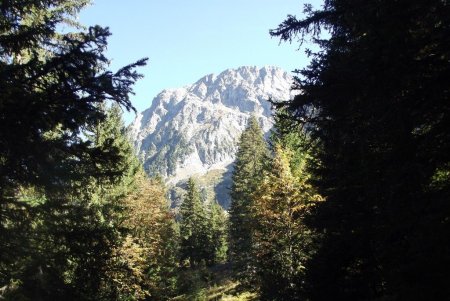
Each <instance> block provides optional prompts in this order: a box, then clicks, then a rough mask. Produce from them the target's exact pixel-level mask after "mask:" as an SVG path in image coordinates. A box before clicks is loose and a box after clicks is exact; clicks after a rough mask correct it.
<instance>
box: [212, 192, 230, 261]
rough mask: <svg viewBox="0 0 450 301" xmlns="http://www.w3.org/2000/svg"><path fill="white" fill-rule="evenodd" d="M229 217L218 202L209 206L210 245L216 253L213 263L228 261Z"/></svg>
mask: <svg viewBox="0 0 450 301" xmlns="http://www.w3.org/2000/svg"><path fill="white" fill-rule="evenodd" d="M227 226H228V224H227V216H226V215H225V211H224V210H223V209H222V207H221V206H220V205H219V204H218V203H217V201H215V200H214V201H212V202H211V203H210V206H209V223H208V229H209V232H210V242H209V245H210V247H211V249H212V251H213V252H214V255H213V260H212V263H215V264H217V263H223V262H225V261H226V259H227V251H228V242H227V238H228V236H227V233H228V231H227V229H228V228H227Z"/></svg>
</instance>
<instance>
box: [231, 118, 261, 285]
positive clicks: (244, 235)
mask: <svg viewBox="0 0 450 301" xmlns="http://www.w3.org/2000/svg"><path fill="white" fill-rule="evenodd" d="M268 158H269V152H268V149H267V146H266V142H265V140H264V136H263V132H262V130H261V128H260V127H259V124H258V121H257V120H256V118H255V117H254V116H252V117H251V118H250V119H249V123H248V125H247V128H246V129H245V130H244V132H243V133H242V135H241V137H240V140H239V150H238V152H237V154H236V161H235V165H234V170H233V175H232V187H231V192H230V194H231V206H230V217H229V240H230V244H229V248H230V249H229V250H230V260H231V262H232V266H233V270H234V272H235V275H236V277H237V278H238V279H240V280H241V282H242V283H243V284H245V283H248V282H249V281H251V280H252V279H253V278H254V272H255V267H254V264H253V255H252V239H253V238H252V236H253V222H254V221H253V219H252V215H251V208H252V194H253V193H254V192H255V191H256V189H257V187H258V185H259V183H260V181H261V177H262V174H263V170H264V165H265V162H266V160H267V159H268Z"/></svg>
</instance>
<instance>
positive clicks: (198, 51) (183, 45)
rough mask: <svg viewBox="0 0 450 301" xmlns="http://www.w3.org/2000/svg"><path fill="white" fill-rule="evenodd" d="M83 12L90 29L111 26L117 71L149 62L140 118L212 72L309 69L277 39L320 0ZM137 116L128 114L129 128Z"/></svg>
mask: <svg viewBox="0 0 450 301" xmlns="http://www.w3.org/2000/svg"><path fill="white" fill-rule="evenodd" d="M93 2H94V3H93V5H92V6H90V7H88V8H86V9H84V10H83V11H82V12H81V14H80V22H81V23H82V24H84V25H87V26H89V25H95V24H98V25H101V26H108V27H109V28H110V30H111V32H112V36H111V37H110V38H109V43H108V53H107V55H108V58H110V59H111V60H112V65H111V68H112V69H113V70H116V69H117V68H119V67H122V66H124V65H126V64H129V63H131V62H134V61H136V60H138V59H140V58H142V57H148V58H149V63H148V65H147V66H146V67H144V68H140V70H139V71H140V72H141V73H143V74H144V78H143V79H141V80H140V81H139V82H138V83H137V84H136V85H135V89H134V90H135V93H136V95H134V96H132V101H133V105H134V106H135V107H136V109H137V111H138V112H140V111H142V110H144V109H146V108H148V107H149V106H150V104H151V101H152V99H153V98H154V97H155V96H156V95H157V94H158V93H159V92H160V91H161V90H163V89H165V88H176V87H180V86H184V85H187V84H191V83H194V82H195V81H197V80H198V79H199V78H201V77H202V76H204V75H207V74H210V73H216V74H217V73H219V72H222V71H223V70H225V69H228V68H235V67H239V66H244V65H245V66H248V65H256V66H264V65H274V66H279V67H281V68H283V69H285V70H286V71H292V70H294V69H295V68H299V67H303V66H305V65H306V64H307V61H308V60H307V58H306V56H305V54H304V48H302V49H301V50H298V44H297V43H293V44H292V45H290V44H287V43H283V44H279V40H278V39H275V38H271V37H270V35H269V29H272V28H276V27H277V25H278V24H279V23H281V22H282V21H283V20H284V19H285V18H286V16H287V15H288V14H292V15H297V16H301V12H302V10H303V4H304V3H305V2H306V3H311V4H313V5H314V7H319V5H321V4H322V1H320V0H184V1H183V0H128V1H121V0H93ZM133 118H134V114H126V115H125V121H126V123H127V124H128V123H130V122H131V120H132V119H133Z"/></svg>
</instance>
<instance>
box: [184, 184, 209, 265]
mask: <svg viewBox="0 0 450 301" xmlns="http://www.w3.org/2000/svg"><path fill="white" fill-rule="evenodd" d="M187 185H188V187H187V193H186V196H185V198H184V200H183V203H182V204H181V206H180V219H181V221H180V238H181V242H180V256H181V260H182V261H185V262H187V263H188V264H189V265H190V266H197V265H199V264H201V263H207V262H210V261H211V260H212V252H211V246H210V245H209V242H210V241H211V239H210V231H209V229H208V219H207V215H206V211H205V208H204V206H203V203H202V201H201V199H200V193H199V191H198V188H197V185H196V183H195V181H194V179H193V178H189V181H188V184H187Z"/></svg>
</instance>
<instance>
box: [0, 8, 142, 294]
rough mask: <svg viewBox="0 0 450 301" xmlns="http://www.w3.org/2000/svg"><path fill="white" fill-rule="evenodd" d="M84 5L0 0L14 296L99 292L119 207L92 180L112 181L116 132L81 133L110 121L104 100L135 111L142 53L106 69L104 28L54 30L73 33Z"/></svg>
mask: <svg viewBox="0 0 450 301" xmlns="http://www.w3.org/2000/svg"><path fill="white" fill-rule="evenodd" d="M87 3H88V1H84V0H72V1H64V0H61V1H51V0H48V1H3V2H2V3H1V4H0V11H1V14H0V15H1V17H0V19H1V22H0V74H1V80H0V128H1V129H2V130H1V131H0V216H1V219H0V286H1V287H2V288H5V291H6V292H7V293H5V294H6V295H7V296H11V297H10V298H11V299H17V300H18V299H25V300H26V299H32V300H40V299H44V300H61V299H65V300H71V299H74V300H89V299H90V298H92V299H97V300H100V299H101V298H102V296H101V290H100V287H101V279H102V275H103V273H104V268H105V263H106V262H107V259H108V258H109V257H110V254H111V249H112V247H113V246H114V240H115V238H116V237H117V230H116V229H113V226H112V225H111V224H109V221H110V220H109V218H110V217H112V216H113V215H114V214H113V212H114V211H115V210H116V209H113V208H108V207H109V205H108V206H106V205H105V204H106V203H105V202H94V201H93V199H91V196H93V195H94V194H95V195H105V194H104V193H101V194H98V193H97V192H98V191H99V190H97V189H93V187H94V186H95V185H96V184H95V185H94V184H92V182H91V181H90V179H92V178H91V177H95V178H96V181H97V182H98V183H100V182H102V183H108V184H107V185H109V183H113V182H119V181H120V178H121V177H122V175H123V174H122V172H121V171H120V170H117V169H115V168H113V167H114V166H115V164H116V163H117V164H118V165H120V164H119V163H120V162H119V161H120V160H122V154H121V150H120V147H116V146H114V145H113V144H114V143H113V142H112V140H111V139H114V138H110V140H109V142H107V143H103V144H102V143H99V144H96V143H95V142H94V141H92V140H90V139H87V137H86V136H84V135H82V134H81V132H82V131H83V129H86V128H92V127H93V126H95V125H97V124H99V122H101V121H102V120H105V119H106V118H107V117H106V115H107V114H106V112H105V111H104V110H103V108H102V106H101V105H99V104H101V103H104V102H105V101H106V100H111V101H112V102H114V103H117V104H120V105H122V106H124V107H125V108H127V109H129V110H130V109H132V106H131V103H130V100H129V95H128V94H129V93H130V92H131V91H132V90H131V87H132V85H133V83H134V82H135V80H136V79H138V78H139V74H137V73H136V72H135V71H134V70H133V69H134V67H135V66H138V65H143V64H144V60H142V61H139V62H137V63H136V64H133V65H130V66H127V67H124V68H122V69H120V70H119V71H118V72H116V73H113V72H111V71H109V70H108V69H107V68H106V66H107V64H108V59H107V58H106V57H105V56H104V50H105V48H106V45H107V37H108V35H109V32H108V30H107V29H104V28H101V27H93V28H90V29H89V30H84V31H79V32H70V33H61V32H58V29H59V28H60V25H61V24H62V23H65V24H69V25H72V26H74V27H72V28H71V29H75V30H79V29H80V28H81V27H79V26H78V25H77V24H76V22H74V19H75V18H74V17H75V16H76V14H77V12H78V11H79V10H80V9H81V8H82V7H83V6H84V5H86V4H87ZM110 146H111V147H110ZM107 167H108V168H107ZM122 171H123V172H125V170H122ZM81 183H85V184H86V185H81ZM102 185H104V184H102ZM81 187H83V188H85V189H81ZM94 190H95V191H96V192H95V193H92V192H93V191H94ZM113 204H114V202H113ZM113 206H114V205H113ZM110 214H111V215H110ZM113 224H114V223H113Z"/></svg>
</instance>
